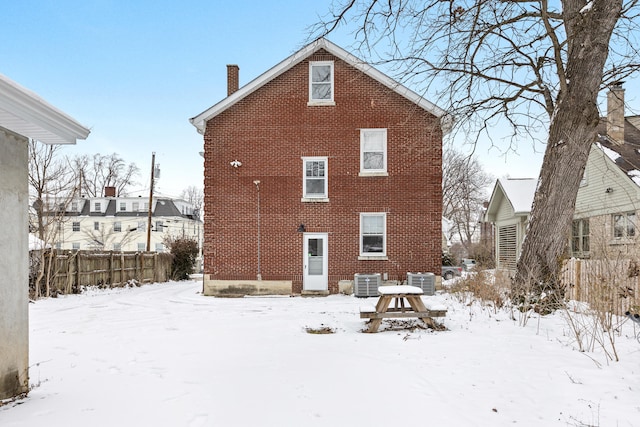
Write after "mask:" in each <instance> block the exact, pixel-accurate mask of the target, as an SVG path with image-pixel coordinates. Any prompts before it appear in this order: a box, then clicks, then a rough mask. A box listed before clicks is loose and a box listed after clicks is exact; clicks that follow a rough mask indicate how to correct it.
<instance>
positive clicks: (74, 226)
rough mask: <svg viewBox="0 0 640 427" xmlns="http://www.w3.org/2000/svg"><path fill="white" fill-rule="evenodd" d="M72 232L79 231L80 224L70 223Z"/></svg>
mask: <svg viewBox="0 0 640 427" xmlns="http://www.w3.org/2000/svg"><path fill="white" fill-rule="evenodd" d="M71 230H72V231H80V222H72V223H71Z"/></svg>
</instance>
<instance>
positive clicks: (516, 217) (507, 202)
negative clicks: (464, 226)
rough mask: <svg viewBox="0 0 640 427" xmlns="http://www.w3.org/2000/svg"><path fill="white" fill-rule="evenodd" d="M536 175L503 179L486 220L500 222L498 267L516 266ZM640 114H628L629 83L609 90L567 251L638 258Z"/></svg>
mask: <svg viewBox="0 0 640 427" xmlns="http://www.w3.org/2000/svg"><path fill="white" fill-rule="evenodd" d="M536 185H537V179H533V178H529V179H520V180H518V179H500V180H498V181H497V182H496V185H495V188H494V190H493V193H492V195H491V199H490V201H489V207H488V209H487V213H486V220H487V221H488V222H491V223H493V224H494V225H495V227H496V237H495V250H496V267H497V268H503V269H509V270H513V269H515V265H516V262H517V260H518V257H519V256H520V251H521V248H522V242H523V241H524V237H525V234H526V230H527V223H528V221H529V216H530V213H531V207H532V204H533V198H534V194H535V189H536ZM639 209H640V116H626V117H625V116H624V89H623V88H622V87H621V86H620V85H615V86H613V87H611V88H610V91H609V92H608V94H607V117H603V118H602V119H601V120H600V125H599V132H598V140H597V141H595V142H594V144H593V146H592V147H591V151H590V153H589V158H588V160H587V165H586V167H585V172H584V176H583V179H582V182H581V183H580V188H579V190H578V194H577V198H576V207H575V212H574V221H573V225H572V230H571V235H570V236H567V242H568V256H571V257H575V258H598V259H603V258H608V259H611V257H614V258H618V259H620V258H627V259H629V258H637V257H638V256H639V255H640V246H639V245H638V243H639V242H638V225H637V224H638V223H637V218H638V210H639Z"/></svg>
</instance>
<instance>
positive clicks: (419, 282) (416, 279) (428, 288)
mask: <svg viewBox="0 0 640 427" xmlns="http://www.w3.org/2000/svg"><path fill="white" fill-rule="evenodd" d="M407 285H409V286H417V287H418V288H420V289H422V292H424V294H425V295H435V293H436V275H435V274H433V273H407Z"/></svg>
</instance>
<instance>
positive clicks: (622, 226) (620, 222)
mask: <svg viewBox="0 0 640 427" xmlns="http://www.w3.org/2000/svg"><path fill="white" fill-rule="evenodd" d="M635 236H636V213H635V212H628V213H623V214H614V215H613V238H614V239H631V238H633V237H635Z"/></svg>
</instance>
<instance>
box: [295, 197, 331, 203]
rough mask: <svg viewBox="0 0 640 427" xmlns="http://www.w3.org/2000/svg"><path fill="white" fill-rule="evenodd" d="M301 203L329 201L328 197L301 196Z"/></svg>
mask: <svg viewBox="0 0 640 427" xmlns="http://www.w3.org/2000/svg"><path fill="white" fill-rule="evenodd" d="M300 201H301V202H302V203H329V198H328V197H303V198H302V199H300Z"/></svg>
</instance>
